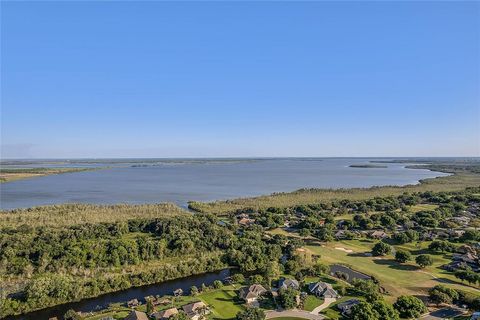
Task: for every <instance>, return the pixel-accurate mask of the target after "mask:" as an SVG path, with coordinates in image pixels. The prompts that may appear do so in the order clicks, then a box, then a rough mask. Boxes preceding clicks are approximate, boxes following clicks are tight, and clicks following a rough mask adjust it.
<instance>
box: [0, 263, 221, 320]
mask: <svg viewBox="0 0 480 320" xmlns="http://www.w3.org/2000/svg"><path fill="white" fill-rule="evenodd" d="M229 275H230V269H224V270H221V271H217V272H209V273H204V274H200V275H194V276H190V277H185V278H180V279H176V280H170V281H165V282H161V283H157V284H151V285H146V286H141V287H134V288H130V289H127V290H122V291H116V292H111V293H107V294H103V295H101V296H98V297H96V298H90V299H84V300H81V301H78V302H71V303H66V304H61V305H58V306H54V307H50V308H46V309H42V310H38V311H34V312H30V313H27V314H24V315H20V316H10V317H7V318H5V319H6V320H48V319H49V318H52V317H57V318H58V319H62V318H63V315H64V314H65V312H67V311H68V310H69V309H73V310H75V311H82V312H90V311H94V310H100V309H104V308H106V307H108V305H109V304H112V303H119V302H126V301H128V300H131V299H135V298H136V299H138V300H139V301H142V302H144V297H146V296H150V295H152V296H156V295H160V296H163V295H168V294H172V293H173V291H174V290H175V289H178V288H181V289H182V290H183V291H184V292H186V293H187V292H190V287H192V286H197V287H199V288H200V287H201V285H202V283H204V284H206V285H211V284H213V282H214V281H215V280H224V279H225V278H227V277H228V276H229Z"/></svg>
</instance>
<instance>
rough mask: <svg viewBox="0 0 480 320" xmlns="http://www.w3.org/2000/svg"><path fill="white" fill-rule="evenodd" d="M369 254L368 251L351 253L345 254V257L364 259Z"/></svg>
mask: <svg viewBox="0 0 480 320" xmlns="http://www.w3.org/2000/svg"><path fill="white" fill-rule="evenodd" d="M369 253H370V252H368V251H365V252H353V253H349V254H347V256H349V257H363V258H365V257H368V254H369Z"/></svg>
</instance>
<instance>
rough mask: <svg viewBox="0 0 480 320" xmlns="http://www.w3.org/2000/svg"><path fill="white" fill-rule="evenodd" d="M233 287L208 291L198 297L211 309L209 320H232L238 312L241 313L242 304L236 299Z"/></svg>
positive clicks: (235, 290) (235, 289)
mask: <svg viewBox="0 0 480 320" xmlns="http://www.w3.org/2000/svg"><path fill="white" fill-rule="evenodd" d="M237 290H238V288H236V287H235V286H225V287H223V288H221V289H217V290H212V291H208V292H205V293H201V294H200V295H198V298H200V300H202V301H203V302H205V303H206V304H207V305H209V306H211V307H212V314H210V315H209V318H211V319H233V318H235V316H236V315H237V313H238V312H240V311H243V310H244V307H243V302H242V301H240V300H239V299H238V295H237Z"/></svg>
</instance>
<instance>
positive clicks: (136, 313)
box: [124, 310, 148, 320]
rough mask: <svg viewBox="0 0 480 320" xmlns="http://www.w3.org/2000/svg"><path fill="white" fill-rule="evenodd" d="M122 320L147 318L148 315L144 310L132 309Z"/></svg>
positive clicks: (144, 319)
mask: <svg viewBox="0 0 480 320" xmlns="http://www.w3.org/2000/svg"><path fill="white" fill-rule="evenodd" d="M124 320H148V316H147V314H146V313H145V312H140V311H136V310H132V312H130V313H129V314H128V316H127V317H126V318H125V319H124Z"/></svg>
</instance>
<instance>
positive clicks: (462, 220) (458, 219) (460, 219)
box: [450, 217, 471, 226]
mask: <svg viewBox="0 0 480 320" xmlns="http://www.w3.org/2000/svg"><path fill="white" fill-rule="evenodd" d="M450 220H451V221H455V222H456V223H458V224H459V225H464V226H468V224H469V223H470V220H471V219H470V218H469V217H453V218H450Z"/></svg>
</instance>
